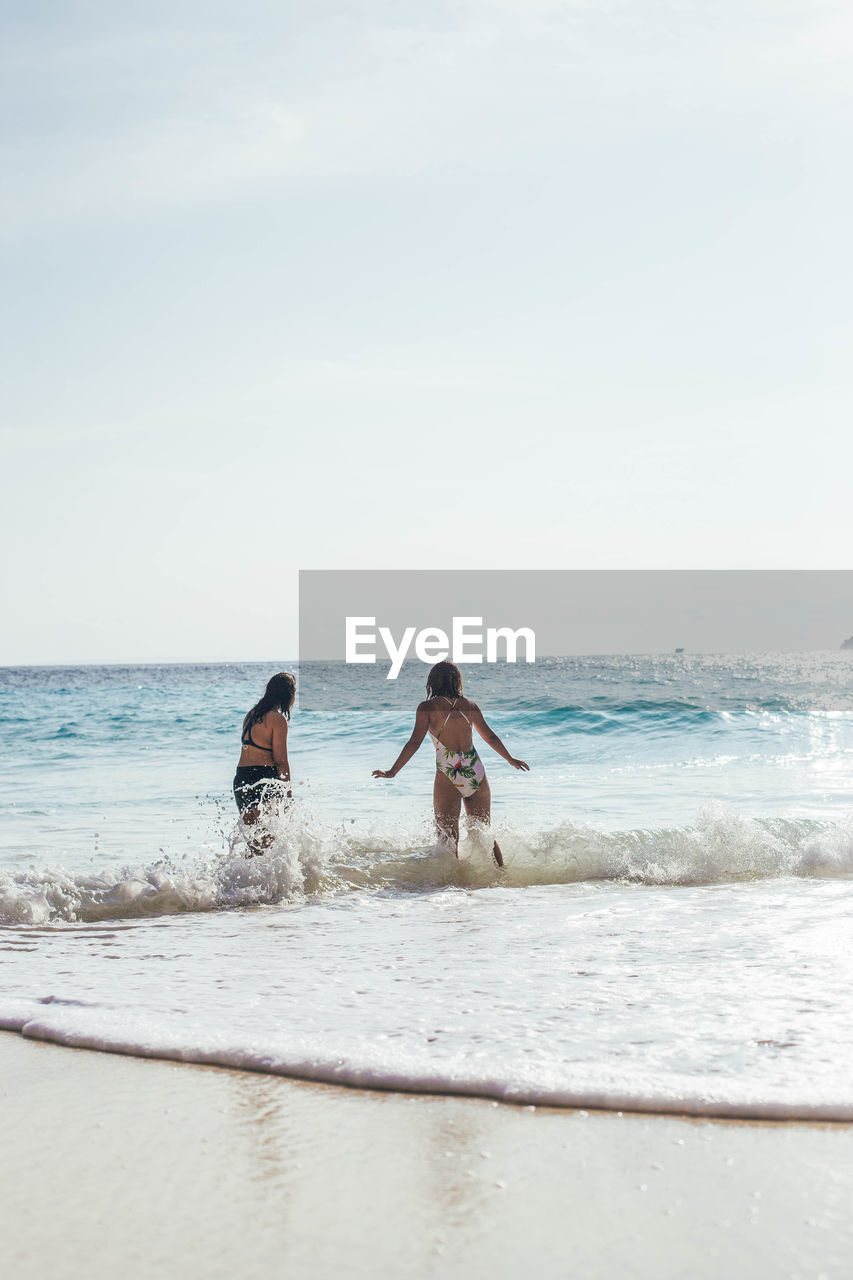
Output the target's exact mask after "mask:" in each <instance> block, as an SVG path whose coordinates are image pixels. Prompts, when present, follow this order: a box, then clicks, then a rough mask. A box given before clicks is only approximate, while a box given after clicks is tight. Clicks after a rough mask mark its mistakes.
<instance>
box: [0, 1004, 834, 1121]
mask: <svg viewBox="0 0 853 1280" xmlns="http://www.w3.org/2000/svg"><path fill="white" fill-rule="evenodd" d="M16 1023H17V1024H18V1025H16ZM29 1028H32V1030H30V1029H29ZM0 1035H16V1036H19V1037H20V1038H21V1039H23V1040H31V1041H34V1042H37V1043H41V1044H50V1045H53V1046H54V1047H56V1048H61V1049H81V1050H85V1051H87V1052H92V1053H105V1054H109V1055H111V1056H113V1057H124V1058H135V1059H139V1060H143V1061H149V1062H173V1063H177V1064H179V1065H182V1066H198V1067H212V1068H216V1069H217V1070H223V1071H240V1072H245V1073H248V1074H251V1075H261V1076H270V1077H273V1078H275V1079H279V1080H290V1081H293V1082H294V1083H300V1084H314V1085H326V1086H329V1087H331V1088H343V1089H352V1090H356V1091H365V1092H372V1093H391V1094H399V1095H404V1096H405V1095H408V1096H413V1097H435V1098H460V1099H462V1098H468V1099H473V1100H478V1101H482V1102H494V1103H498V1104H500V1105H502V1106H513V1107H522V1108H525V1107H526V1108H530V1107H534V1108H540V1109H541V1108H547V1109H549V1110H557V1111H589V1112H596V1113H600V1114H602V1115H608V1114H609V1115H622V1114H626V1115H649V1116H661V1117H663V1116H669V1117H673V1118H676V1119H707V1120H721V1121H724V1120H730V1121H740V1122H743V1123H752V1122H755V1123H770V1124H820V1125H825V1124H832V1125H841V1126H844V1125H850V1124H853V1105H850V1104H834V1103H827V1104H819V1103H813V1104H808V1103H783V1102H758V1103H737V1102H726V1101H725V1100H709V1099H708V1098H704V1097H688V1098H685V1097H681V1098H668V1097H642V1096H637V1095H631V1094H628V1093H625V1094H615V1093H610V1094H606V1093H604V1092H598V1091H594V1090H583V1089H578V1090H571V1089H537V1088H525V1089H523V1090H520V1089H513V1088H511V1087H507V1086H506V1085H504V1084H497V1083H490V1082H488V1081H483V1080H480V1081H457V1082H454V1083H453V1084H452V1085H451V1084H447V1083H445V1082H443V1081H442V1080H441V1079H440V1078H436V1077H433V1076H417V1077H415V1076H412V1077H401V1076H396V1075H394V1074H393V1072H384V1071H382V1070H377V1069H374V1068H371V1067H350V1068H347V1069H343V1068H341V1067H340V1066H338V1065H332V1064H323V1063H317V1062H312V1063H310V1064H308V1063H305V1062H295V1063H285V1064H276V1063H274V1062H273V1061H271V1060H270V1059H269V1058H268V1057H267V1058H265V1059H264V1061H263V1065H260V1063H255V1062H254V1061H253V1060H252V1059H251V1057H250V1055H249V1054H248V1053H240V1052H235V1051H233V1050H232V1051H230V1052H223V1051H221V1050H212V1051H208V1050H204V1049H187V1048H186V1047H185V1046H179V1047H174V1048H173V1047H171V1046H168V1045H159V1046H155V1047H151V1048H148V1049H146V1048H143V1047H141V1046H140V1047H134V1048H128V1047H127V1046H126V1044H125V1043H123V1042H120V1041H117V1040H114V1041H110V1039H109V1037H108V1036H105V1035H104V1034H103V1033H101V1034H100V1035H98V1036H93V1035H87V1034H86V1033H85V1032H75V1031H69V1030H67V1029H63V1031H62V1032H61V1033H58V1032H56V1031H53V1030H52V1029H48V1028H45V1027H42V1026H40V1025H39V1019H38V1016H37V1015H33V1016H29V1017H22V1018H21V1019H20V1020H18V1019H14V1018H9V1017H5V1018H2V1019H0Z"/></svg>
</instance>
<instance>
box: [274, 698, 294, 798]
mask: <svg viewBox="0 0 853 1280" xmlns="http://www.w3.org/2000/svg"><path fill="white" fill-rule="evenodd" d="M272 762H273V764H274V765H275V769H276V773H277V774H278V776H279V778H280V779H281V781H282V782H290V761H289V760H288V758H287V720H286V719H285V717H284V716H283V715H281V714H280V713H275V714H274V715H273V718H272ZM287 794H288V795H291V790H290V787H288V788H287Z"/></svg>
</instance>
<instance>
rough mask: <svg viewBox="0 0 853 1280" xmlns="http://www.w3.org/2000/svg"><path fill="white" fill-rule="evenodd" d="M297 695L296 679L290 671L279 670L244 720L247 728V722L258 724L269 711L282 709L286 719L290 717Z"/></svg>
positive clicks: (244, 725)
mask: <svg viewBox="0 0 853 1280" xmlns="http://www.w3.org/2000/svg"><path fill="white" fill-rule="evenodd" d="M295 697H296V681H295V680H294V678H293V676H292V675H291V674H290V672H289V671H279V673H278V675H277V676H273V677H272V679H271V680H270V681H268V683H267V687H266V689H265V691H264V696H263V697H262V698H261V700H260V702H256V703H255V705H254V706H253V707H252V710H251V711H250V712H249V714H248V715H247V716H246V719H245V720H244V721H243V728H244V729H245V727H246V725H247V723H248V724H249V726H251V725H253V724H257V723H258V721H259V720H263V718H264V716H265V715H266V714H267V712H268V711H280V712H281V714H282V715H283V716H284V718H285V720H289V719H290V708H291V707H292V706H293V701H294V699H295Z"/></svg>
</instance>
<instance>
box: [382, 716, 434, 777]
mask: <svg viewBox="0 0 853 1280" xmlns="http://www.w3.org/2000/svg"><path fill="white" fill-rule="evenodd" d="M428 728H429V707H428V705H427V704H426V703H425V702H422V703H421V704H420V706H419V707H418V713H417V715H416V716H415V727H414V729H413V730H412V736H411V737H410V738H409V741H408V742H407V743H406V745H405V746H404V747H403V750H402V751H401V752H400V754H399V755H398V756H397V759H396V760H395V761H394V763H393V764H392V765H391V768H390V769H374V770H373V776H374V778H395V777H396V776H397V774H398V773H399V772H400V770H401V769H402V767H403V765H404V764H408V763H409V761H410V760H411V758H412V756H413V755H414V754H415V752H416V751H417V749H418V747H419V746H420V745H421V743H422V742H423V740H424V738H425V737H426V731H427V729H428Z"/></svg>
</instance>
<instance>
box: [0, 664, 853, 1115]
mask: <svg viewBox="0 0 853 1280" xmlns="http://www.w3.org/2000/svg"><path fill="white" fill-rule="evenodd" d="M278 665H279V666H286V664H278ZM276 669H277V666H276V664H271V665H261V664H245V665H218V666H213V665H193V666H125V667H120V666H110V667H79V668H59V667H50V668H5V669H3V670H2V671H0V775H1V776H2V788H0V806H1V807H2V823H0V951H2V983H1V984H0V987H1V989H0V1026H2V1027H4V1028H6V1029H11V1030H21V1031H23V1033H24V1034H25V1035H28V1036H34V1037H37V1038H41V1039H45V1040H50V1041H54V1042H56V1043H59V1044H67V1045H76V1046H86V1047H90V1048H96V1049H107V1050H111V1051H114V1052H120V1053H128V1054H136V1055H143V1056H145V1055H147V1056H156V1057H166V1058H173V1059H178V1060H183V1061H193V1062H207V1063H218V1064H221V1065H225V1066H231V1067H238V1068H245V1069H250V1070H255V1071H263V1072H270V1073H278V1074H284V1075H291V1076H296V1077H302V1078H308V1079H314V1080H323V1081H332V1082H338V1083H341V1084H350V1085H360V1086H371V1087H382V1088H394V1089H402V1090H412V1091H433V1092H444V1093H457V1094H473V1095H478V1096H483V1097H490V1098H493V1099H497V1100H504V1101H510V1102H515V1103H523V1104H526V1105H540V1104H551V1105H567V1106H576V1107H588V1108H592V1107H604V1108H612V1109H625V1110H627V1109H635V1110H652V1111H661V1112H673V1113H688V1114H697V1115H721V1116H748V1117H769V1118H802V1119H846V1120H850V1119H853V1071H851V1067H853V945H851V941H853V928H851V924H853V682H851V671H853V653H846V652H838V653H804V654H790V653H784V654H783V653H776V654H742V655H726V656H722V655H691V654H679V655H664V656H631V657H618V656H616V657H614V656H607V657H595V656H593V657H576V658H552V659H540V660H539V661H537V663H536V664H535V666H532V667H528V666H525V665H520V666H495V667H486V666H483V667H471V668H466V669H465V691H466V693H467V694H468V696H470V697H472V698H474V699H475V700H476V701H478V702H479V703H480V705H481V707H482V708H483V711H484V713H485V715H486V718H487V719H488V720H489V722H490V723H491V724H492V726H493V727H494V728H495V729H496V731H497V732H498V733H499V735H500V736H501V737H502V738H503V740H504V742H505V743H506V745H507V747H508V749H509V750H510V751H511V752H512V753H513V754H514V755H517V756H520V757H522V758H523V759H525V760H527V761H528V762H529V764H530V766H531V772H530V773H529V774H523V773H518V772H515V771H514V770H512V769H510V767H509V766H508V765H506V764H505V763H504V762H503V761H502V760H500V758H499V757H497V756H495V755H494V754H493V753H491V752H489V751H488V749H487V748H485V747H484V746H483V747H482V750H481V754H482V756H483V759H484V763H485V765H486V769H487V773H488V776H489V779H490V782H491V786H492V793H493V825H494V830H495V833H496V834H497V836H498V838H499V840H500V843H501V846H502V848H503V852H504V858H505V862H506V867H505V869H504V870H503V871H499V870H498V869H497V868H496V867H495V866H494V864H493V863H492V861H491V859H490V856H489V849H488V843H487V842H486V841H484V840H483V838H482V837H481V836H480V835H478V834H477V833H473V834H471V835H466V836H464V837H463V840H462V842H461V846H460V857H459V859H458V860H457V859H455V858H453V856H452V855H451V854H449V853H448V852H447V851H446V850H443V849H441V848H439V847H437V846H436V843H435V837H434V834H433V828H432V807H431V794H432V776H433V772H434V753H433V752H432V750H431V747H430V744H429V741H428V740H427V742H425V743H424V745H423V746H422V748H421V750H420V752H419V753H418V755H417V756H416V757H415V759H414V760H413V761H412V763H411V764H410V765H408V766H407V768H406V769H405V770H403V772H402V773H401V774H400V775H399V776H398V777H397V778H396V779H394V780H393V781H381V780H376V779H373V778H372V777H371V770H372V769H375V768H382V769H387V768H389V767H390V765H391V763H392V762H393V760H394V759H395V757H396V755H397V753H398V751H399V749H400V747H401V746H402V745H403V742H404V741H405V739H406V737H407V736H408V733H409V732H410V729H411V726H412V723H413V719H414V709H415V706H416V704H417V701H418V700H419V698H420V697H422V696H423V693H422V689H423V680H424V675H425V668H422V667H421V666H420V664H412V665H409V666H407V667H406V668H404V671H403V673H402V674H401V676H400V678H399V679H398V680H397V681H388V680H386V679H385V678H384V671H383V669H382V668H381V667H378V666H377V667H363V666H362V667H345V666H344V665H343V664H331V663H330V664H326V665H323V664H314V665H313V667H312V670H311V672H310V677H311V679H312V681H314V682H315V684H314V686H313V687H314V689H315V690H316V689H318V688H319V689H320V690H321V691H322V697H321V699H320V703H321V705H322V706H323V710H322V711H314V710H311V711H309V710H305V711H300V710H299V707H298V705H297V708H296V709H295V711H294V715H293V720H292V724H291V737H290V754H291V765H292V770H293V775H294V794H295V797H296V800H295V803H294V804H293V806H292V807H291V809H290V810H289V811H288V812H287V813H286V814H284V815H282V816H280V817H278V818H277V819H276V820H275V821H274V823H273V824H272V835H273V844H272V846H271V847H270V850H269V851H268V853H267V854H266V855H265V856H264V857H263V858H252V859H247V858H246V857H244V856H243V855H244V853H245V845H244V844H243V842H242V838H241V836H240V832H239V829H238V824H237V821H236V818H237V813H236V809H235V807H234V803H233V799H232V797H231V793H230V787H231V779H232V776H233V772H234V766H235V764H236V761H237V756H238V753H239V737H240V723H241V720H242V717H243V715H244V714H245V712H246V711H247V710H248V708H249V706H250V705H252V703H254V702H255V701H256V700H257V698H258V697H259V696H260V693H261V692H262V689H263V686H264V684H265V682H266V679H267V678H268V676H269V675H271V674H272V673H273V671H274V670H276ZM291 669H294V670H295V667H293V666H291Z"/></svg>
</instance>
